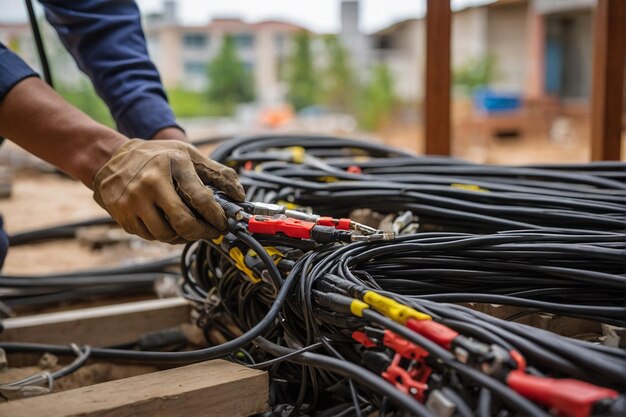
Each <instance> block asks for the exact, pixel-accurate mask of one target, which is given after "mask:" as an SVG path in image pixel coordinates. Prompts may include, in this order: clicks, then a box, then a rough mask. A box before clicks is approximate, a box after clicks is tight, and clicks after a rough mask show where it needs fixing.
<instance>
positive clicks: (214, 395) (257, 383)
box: [0, 360, 269, 417]
mask: <svg viewBox="0 0 626 417" xmlns="http://www.w3.org/2000/svg"><path fill="white" fill-rule="evenodd" d="M268 386H269V385H268V376H267V373H265V372H263V371H258V370H254V369H250V368H246V367H245V366H242V365H237V364H234V363H232V362H227V361H224V360H214V361H208V362H201V363H197V364H194V365H188V366H183V367H180V368H174V369H168V370H165V371H159V372H154V373H151V374H147V375H139V376H135V377H131V378H125V379H121V380H117V381H110V382H104V383H102V384H97V385H92V386H87V387H83V388H77V389H73V390H69V391H63V392H58V393H54V394H48V395H43V396H39V397H33V398H26V399H22V400H14V401H10V402H7V403H3V404H0V416H11V417H31V416H46V417H78V416H81V417H105V416H110V417H125V416H151V417H161V416H162V417H169V416H198V417H231V416H232V417H235V416H249V415H252V414H257V413H260V412H263V411H265V410H267V408H268V399H269V397H268V394H269V393H268Z"/></svg>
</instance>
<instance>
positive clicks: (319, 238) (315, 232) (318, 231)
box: [311, 226, 352, 243]
mask: <svg viewBox="0 0 626 417" xmlns="http://www.w3.org/2000/svg"><path fill="white" fill-rule="evenodd" d="M311 239H313V240H314V241H316V242H318V243H332V242H346V243H350V242H352V233H350V232H349V231H347V230H338V229H335V228H334V227H331V226H313V228H312V229H311Z"/></svg>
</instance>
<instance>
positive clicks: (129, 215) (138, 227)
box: [110, 205, 154, 240]
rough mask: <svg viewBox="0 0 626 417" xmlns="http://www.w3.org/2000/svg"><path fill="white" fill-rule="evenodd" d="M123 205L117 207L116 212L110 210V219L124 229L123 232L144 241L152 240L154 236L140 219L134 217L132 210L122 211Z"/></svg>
mask: <svg viewBox="0 0 626 417" xmlns="http://www.w3.org/2000/svg"><path fill="white" fill-rule="evenodd" d="M124 207H126V206H125V205H122V206H121V207H118V208H117V209H116V210H111V211H110V214H111V217H113V218H114V219H115V221H116V222H117V224H119V225H120V226H121V228H122V229H124V231H125V232H127V233H130V234H133V235H137V236H139V237H141V238H143V239H146V240H154V236H152V234H151V233H150V231H149V230H148V228H147V227H146V226H145V225H144V224H143V222H142V221H141V219H140V218H139V217H137V216H136V213H135V211H134V210H130V209H124Z"/></svg>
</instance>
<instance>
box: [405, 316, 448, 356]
mask: <svg viewBox="0 0 626 417" xmlns="http://www.w3.org/2000/svg"><path fill="white" fill-rule="evenodd" d="M406 327H408V328H409V329H411V330H413V331H414V332H416V333H419V334H421V335H422V336H424V337H426V338H427V339H428V340H432V341H433V342H435V343H437V344H438V345H439V346H441V347H443V348H445V349H448V350H450V348H451V345H452V341H453V340H454V339H456V337H457V336H458V335H459V334H458V333H457V332H456V331H454V330H452V329H451V328H449V327H448V326H444V325H443V324H441V323H437V322H436V321H434V320H416V319H413V318H411V319H409V320H408V321H407V322H406Z"/></svg>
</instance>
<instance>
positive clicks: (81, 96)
mask: <svg viewBox="0 0 626 417" xmlns="http://www.w3.org/2000/svg"><path fill="white" fill-rule="evenodd" d="M57 91H58V93H59V94H60V95H61V96H63V98H64V99H65V100H67V102H68V103H70V104H72V105H74V106H75V107H77V108H79V109H80V110H82V111H83V113H86V114H87V115H89V116H90V117H91V118H92V119H94V120H95V121H97V122H99V123H102V124H104V125H107V126H113V118H112V117H111V113H110V112H109V109H108V108H107V106H106V104H104V102H103V101H102V99H101V98H100V97H98V95H97V94H96V92H95V91H94V89H93V87H92V86H91V83H89V82H88V81H87V80H81V82H80V83H79V84H78V85H76V86H72V87H70V86H66V85H62V84H60V85H57Z"/></svg>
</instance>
